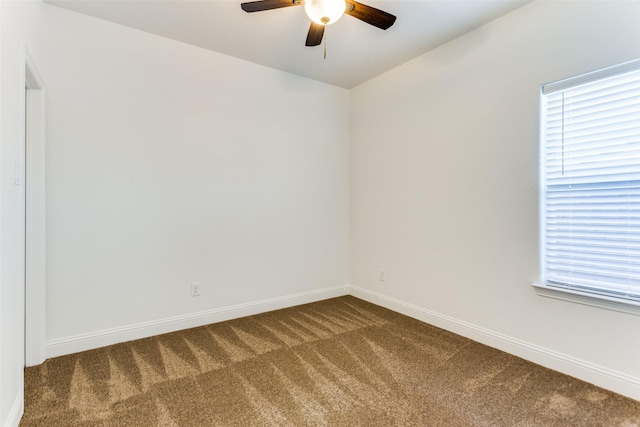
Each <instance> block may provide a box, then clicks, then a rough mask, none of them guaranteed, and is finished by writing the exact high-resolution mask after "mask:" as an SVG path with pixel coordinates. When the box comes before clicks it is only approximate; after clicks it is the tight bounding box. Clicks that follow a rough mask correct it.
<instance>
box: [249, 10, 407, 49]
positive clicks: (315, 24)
mask: <svg viewBox="0 0 640 427" xmlns="http://www.w3.org/2000/svg"><path fill="white" fill-rule="evenodd" d="M301 5H304V9H305V12H306V13H307V15H308V16H309V18H310V19H311V26H310V27H309V32H308V33H307V41H306V43H305V45H306V46H317V45H319V44H320V43H321V42H322V37H323V36H324V27H325V26H327V25H330V24H333V23H334V22H336V21H337V20H338V19H340V17H341V16H342V15H343V14H345V13H346V14H347V15H351V16H353V17H354V18H357V19H359V20H361V21H364V22H366V23H367V24H370V25H373V26H374V27H378V28H380V29H383V30H386V29H387V28H389V27H390V26H392V25H393V23H394V22H395V21H396V17H395V16H393V15H392V14H390V13H387V12H385V11H382V10H380V9H376V8H375V7H371V6H367V5H365V4H362V3H358V2H357V1H354V0H258V1H250V2H246V3H242V4H241V5H240V6H241V7H242V10H244V11H245V12H261V11H263V10H271V9H279V8H281V7H289V6H301Z"/></svg>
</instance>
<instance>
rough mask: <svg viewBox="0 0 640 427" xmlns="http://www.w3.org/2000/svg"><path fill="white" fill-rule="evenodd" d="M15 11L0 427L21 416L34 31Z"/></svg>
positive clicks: (2, 167) (8, 47)
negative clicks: (27, 102) (28, 98)
mask: <svg viewBox="0 0 640 427" xmlns="http://www.w3.org/2000/svg"><path fill="white" fill-rule="evenodd" d="M17 6H18V4H17V3H14V2H11V1H6V0H3V1H0V58H1V60H0V93H1V96H0V425H1V426H10V425H17V423H18V421H19V419H20V416H21V414H22V410H23V403H22V397H23V391H22V388H23V367H24V244H25V243H24V188H25V187H24V152H25V147H24V90H25V58H26V52H27V47H30V46H31V45H30V43H28V40H30V39H31V38H32V36H33V35H34V34H33V32H32V31H31V29H33V28H36V27H37V26H38V20H37V19H38V14H37V10H36V9H37V8H34V6H37V5H36V4H35V3H33V2H23V3H22V4H21V5H20V6H21V7H17ZM22 6H23V7H22ZM16 168H17V173H16ZM16 175H17V178H18V181H17V183H16V181H15V179H16Z"/></svg>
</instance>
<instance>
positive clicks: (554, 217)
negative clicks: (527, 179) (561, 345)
mask: <svg viewBox="0 0 640 427" xmlns="http://www.w3.org/2000/svg"><path fill="white" fill-rule="evenodd" d="M540 136H541V243H542V248H541V249H542V258H541V259H542V279H543V280H542V284H540V285H537V286H538V287H539V288H540V289H542V290H547V291H550V292H551V293H553V294H556V295H555V296H557V295H558V294H565V295H566V294H571V295H572V296H571V297H567V298H564V299H573V300H575V298H579V297H585V298H587V299H588V300H590V301H591V303H593V301H594V300H599V301H605V303H604V305H607V304H609V305H611V304H625V305H626V306H635V307H637V308H638V310H637V311H636V308H633V309H632V312H636V313H640V60H636V61H632V62H628V63H625V64H621V65H618V66H614V67H611V68H606V69H603V70H600V71H596V72H593V73H589V74H585V75H581V76H577V77H573V78H570V79H566V80H562V81H559V82H555V83H550V84H547V85H544V86H543V87H542V95H541V134H540ZM546 296H554V295H546ZM578 302H585V301H578ZM587 303H589V302H587ZM595 305H601V304H600V303H596V304H595ZM614 308H615V307H614ZM622 311H626V310H622Z"/></svg>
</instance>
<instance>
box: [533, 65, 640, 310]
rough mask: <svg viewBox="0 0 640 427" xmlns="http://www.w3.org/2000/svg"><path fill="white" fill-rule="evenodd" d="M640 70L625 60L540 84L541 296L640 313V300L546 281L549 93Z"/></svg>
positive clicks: (538, 286) (537, 290)
mask: <svg viewBox="0 0 640 427" xmlns="http://www.w3.org/2000/svg"><path fill="white" fill-rule="evenodd" d="M638 70H640V59H636V60H633V61H629V62H625V63H622V64H618V65H614V66H611V67H607V68H603V69H600V70H596V71H593V72H589V73H585V74H581V75H578V76H574V77H570V78H567V79H563V80H559V81H556V82H551V83H547V84H544V85H542V86H541V87H540V93H539V119H538V124H539V137H538V147H539V173H538V176H539V183H538V185H539V187H538V188H539V201H538V208H539V234H538V236H539V245H540V246H539V256H540V260H539V271H540V281H539V282H537V283H534V284H533V287H534V288H535V290H536V292H537V294H538V295H540V296H543V297H549V298H554V299H560V300H564V301H569V302H574V303H579V304H584V305H589V306H594V307H599V308H604V309H608V310H614V311H618V312H623V313H628V314H633V315H640V301H636V300H631V299H626V298H619V297H616V296H614V295H607V294H600V293H596V292H589V291H585V290H581V289H578V288H569V287H563V286H559V285H553V284H548V283H546V281H545V280H546V279H545V274H546V273H545V271H546V265H545V260H546V256H545V247H546V241H545V232H546V221H545V216H546V182H545V179H546V176H545V173H546V170H545V169H546V168H545V152H546V143H547V141H546V123H545V117H546V102H545V95H546V94H549V93H552V92H557V91H561V90H565V89H568V88H571V87H575V86H579V85H582V84H585V83H589V82H593V81H596V80H602V79H606V78H609V77H613V76H616V75H619V74H624V73H628V72H631V71H638Z"/></svg>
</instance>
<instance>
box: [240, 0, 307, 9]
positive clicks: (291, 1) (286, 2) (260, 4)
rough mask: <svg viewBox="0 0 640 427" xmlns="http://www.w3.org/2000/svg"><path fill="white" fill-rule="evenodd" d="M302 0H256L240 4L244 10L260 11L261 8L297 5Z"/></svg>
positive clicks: (301, 2) (302, 0) (302, 2)
mask: <svg viewBox="0 0 640 427" xmlns="http://www.w3.org/2000/svg"><path fill="white" fill-rule="evenodd" d="M301 4H304V0H258V1H250V2H247V3H242V4H240V7H241V8H242V10H244V11H245V12H261V11H263V10H271V9H279V8H281V7H289V6H298V5H301Z"/></svg>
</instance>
